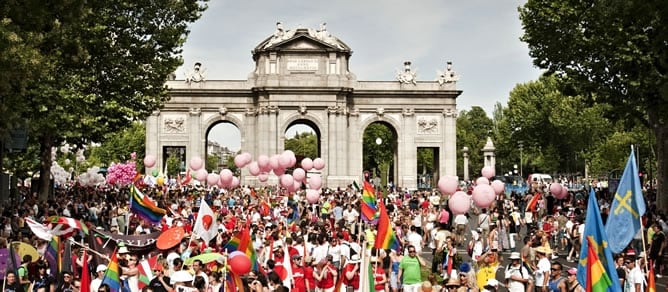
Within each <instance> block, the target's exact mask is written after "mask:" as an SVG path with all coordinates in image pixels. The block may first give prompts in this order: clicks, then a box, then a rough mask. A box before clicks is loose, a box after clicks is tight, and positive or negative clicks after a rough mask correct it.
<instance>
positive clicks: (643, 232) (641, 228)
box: [638, 216, 652, 273]
mask: <svg viewBox="0 0 668 292" xmlns="http://www.w3.org/2000/svg"><path fill="white" fill-rule="evenodd" d="M638 221H640V233H641V234H640V236H641V237H642V251H643V253H644V254H645V271H647V272H648V273H649V267H648V262H649V257H648V256H647V247H646V246H645V227H644V226H643V224H642V216H638ZM649 228H652V226H650V227H649Z"/></svg>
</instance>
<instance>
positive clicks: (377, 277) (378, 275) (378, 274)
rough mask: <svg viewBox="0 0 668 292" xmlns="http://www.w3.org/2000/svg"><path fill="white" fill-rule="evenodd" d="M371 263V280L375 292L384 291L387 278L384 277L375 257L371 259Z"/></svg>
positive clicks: (383, 272)
mask: <svg viewBox="0 0 668 292" xmlns="http://www.w3.org/2000/svg"><path fill="white" fill-rule="evenodd" d="M371 263H372V264H373V266H374V267H373V280H374V282H375V284H376V286H375V289H376V291H385V283H387V276H386V275H385V270H384V269H383V265H381V264H382V263H381V262H380V260H379V259H378V258H377V257H371Z"/></svg>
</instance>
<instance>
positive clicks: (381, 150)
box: [362, 122, 397, 185]
mask: <svg viewBox="0 0 668 292" xmlns="http://www.w3.org/2000/svg"><path fill="white" fill-rule="evenodd" d="M378 138H380V140H378V141H380V142H381V143H380V145H378V144H377V143H376V142H377V139H378ZM396 150H397V138H396V135H395V134H394V131H393V130H392V128H390V126H388V125H387V124H385V123H382V122H375V123H371V124H370V125H369V126H368V127H367V128H366V129H364V134H363V137H362V152H363V156H362V166H363V168H364V170H369V171H371V170H379V171H381V180H382V182H381V184H382V185H385V184H387V177H388V176H389V170H390V168H391V167H392V165H393V163H394V153H395V152H396ZM373 175H376V174H373Z"/></svg>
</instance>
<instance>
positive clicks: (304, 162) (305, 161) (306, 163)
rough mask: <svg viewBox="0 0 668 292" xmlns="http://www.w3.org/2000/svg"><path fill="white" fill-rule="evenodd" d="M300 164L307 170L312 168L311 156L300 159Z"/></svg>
mask: <svg viewBox="0 0 668 292" xmlns="http://www.w3.org/2000/svg"><path fill="white" fill-rule="evenodd" d="M301 165H302V168H303V169H304V170H306V171H309V170H311V168H313V160H311V158H308V157H306V158H304V159H302V163H301Z"/></svg>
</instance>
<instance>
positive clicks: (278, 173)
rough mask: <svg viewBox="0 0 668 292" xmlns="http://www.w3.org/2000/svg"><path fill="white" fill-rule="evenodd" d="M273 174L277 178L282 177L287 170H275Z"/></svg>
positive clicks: (280, 168)
mask: <svg viewBox="0 0 668 292" xmlns="http://www.w3.org/2000/svg"><path fill="white" fill-rule="evenodd" d="M273 172H274V174H275V175H276V176H281V175H283V174H284V173H285V168H282V167H279V168H274V170H273Z"/></svg>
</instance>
